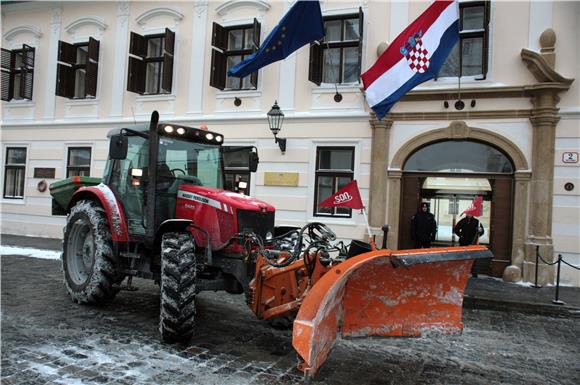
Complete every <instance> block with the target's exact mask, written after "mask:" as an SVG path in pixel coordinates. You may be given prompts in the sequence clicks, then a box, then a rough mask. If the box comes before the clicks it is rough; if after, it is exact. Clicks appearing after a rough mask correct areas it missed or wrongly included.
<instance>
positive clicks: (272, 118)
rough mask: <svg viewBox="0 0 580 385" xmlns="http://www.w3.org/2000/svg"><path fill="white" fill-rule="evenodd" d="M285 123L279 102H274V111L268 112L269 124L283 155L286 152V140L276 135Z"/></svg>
mask: <svg viewBox="0 0 580 385" xmlns="http://www.w3.org/2000/svg"><path fill="white" fill-rule="evenodd" d="M283 122H284V113H283V112H282V111H281V110H280V106H278V101H275V102H274V105H273V106H272V109H271V110H270V111H268V124H269V125H270V131H272V134H274V142H275V143H278V147H280V151H282V154H283V153H285V152H286V139H285V138H278V137H277V136H276V135H278V133H279V132H280V130H281V129H282V123H283Z"/></svg>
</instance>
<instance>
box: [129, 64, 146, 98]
mask: <svg viewBox="0 0 580 385" xmlns="http://www.w3.org/2000/svg"><path fill="white" fill-rule="evenodd" d="M127 91H129V92H135V93H138V94H143V93H144V92H145V62H144V61H143V60H140V59H137V58H134V57H132V56H129V74H128V79H127Z"/></svg>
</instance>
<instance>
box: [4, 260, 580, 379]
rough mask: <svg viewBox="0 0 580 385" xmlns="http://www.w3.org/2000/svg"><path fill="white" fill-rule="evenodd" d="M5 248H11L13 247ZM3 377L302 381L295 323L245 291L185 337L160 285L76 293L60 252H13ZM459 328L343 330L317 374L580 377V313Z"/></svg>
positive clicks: (215, 302)
mask: <svg viewBox="0 0 580 385" xmlns="http://www.w3.org/2000/svg"><path fill="white" fill-rule="evenodd" d="M3 254H4V253H3ZM1 264H2V276H1V278H2V281H1V292H2V293H1V294H2V298H1V299H2V309H1V315H2V341H1V344H2V346H1V347H2V359H1V373H0V374H1V378H0V380H1V383H2V384H3V385H10V384H79V385H80V384H108V385H118V384H119V385H120V384H139V385H142V384H143V385H145V384H175V385H180V384H201V385H205V384H208V385H209V384H215V385H222V384H223V385H226V384H234V385H238V384H240V385H243V384H252V385H254V384H255V385H266V384H272V385H273V384H276V385H278V384H280V385H289V384H297V383H300V382H301V380H302V377H301V375H300V372H298V371H297V370H296V369H295V364H296V362H297V360H296V355H295V353H294V351H293V349H292V347H291V337H292V336H291V331H290V330H282V331H280V330H275V329H272V328H270V327H269V326H268V325H267V324H266V323H265V322H262V321H259V320H256V319H255V317H254V315H253V314H252V313H251V311H250V310H249V309H248V308H247V306H246V304H245V300H244V297H243V296H242V295H238V296H233V295H229V294H226V293H221V292H218V293H205V292H204V293H202V294H200V295H199V296H198V327H197V330H196V333H195V336H194V338H193V339H192V341H191V342H190V343H189V344H188V345H187V346H179V345H169V344H163V343H161V342H160V341H159V337H158V314H159V288H158V286H156V285H154V284H153V282H150V281H145V280H135V283H136V285H137V286H138V287H139V290H138V291H136V292H121V293H119V295H118V296H117V297H116V298H115V300H114V301H113V302H112V303H110V304H107V305H105V306H99V307H96V306H80V305H76V304H73V303H72V302H71V301H70V299H69V297H68V296H67V295H66V293H65V290H64V287H63V283H62V273H61V271H60V262H59V261H54V260H46V259H37V258H30V257H22V256H11V255H4V256H3V257H2V259H1ZM464 324H465V329H464V333H463V335H459V336H430V337H425V338H407V339H357V340H349V341H341V342H340V343H339V344H338V345H337V347H336V348H335V349H334V350H333V352H332V353H331V355H330V357H329V359H328V361H327V362H326V363H325V364H324V365H323V367H322V369H321V371H320V372H319V374H318V375H317V377H316V378H315V380H314V382H313V384H326V385H330V384H333V385H334V384H337V385H343V384H344V385H346V384H348V385H351V384H357V385H358V384H361V385H365V384H366V385H379V384H486V385H487V384H500V383H503V384H578V383H580V362H579V361H578V357H579V356H580V342H579V340H578V335H580V322H578V319H577V318H576V319H575V318H552V317H545V316H537V315H525V314H520V313H513V312H495V311H487V310H470V309H465V310H464Z"/></svg>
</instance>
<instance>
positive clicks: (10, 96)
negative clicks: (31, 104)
mask: <svg viewBox="0 0 580 385" xmlns="http://www.w3.org/2000/svg"><path fill="white" fill-rule="evenodd" d="M1 50H2V66H1V68H2V97H1V99H2V100H3V101H5V102H10V101H13V100H16V101H21V100H27V101H32V96H33V91H34V60H35V55H36V48H35V47H31V46H29V45H27V44H22V48H17V49H12V50H9V49H5V48H2V49H1ZM17 55H20V56H21V58H22V59H21V64H20V66H19V67H16V56H17ZM17 75H20V89H19V93H18V95H16V96H17V97H15V95H14V90H15V78H16V76H17Z"/></svg>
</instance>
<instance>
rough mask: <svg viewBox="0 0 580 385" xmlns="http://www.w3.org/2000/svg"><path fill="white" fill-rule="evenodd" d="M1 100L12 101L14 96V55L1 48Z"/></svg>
mask: <svg viewBox="0 0 580 385" xmlns="http://www.w3.org/2000/svg"><path fill="white" fill-rule="evenodd" d="M1 50H2V53H1V62H2V80H1V82H2V100H4V101H5V102H7V101H10V100H12V98H13V96H14V95H13V94H14V75H13V72H12V71H13V70H14V53H13V52H12V51H10V50H7V49H4V48H2V49H1Z"/></svg>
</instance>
